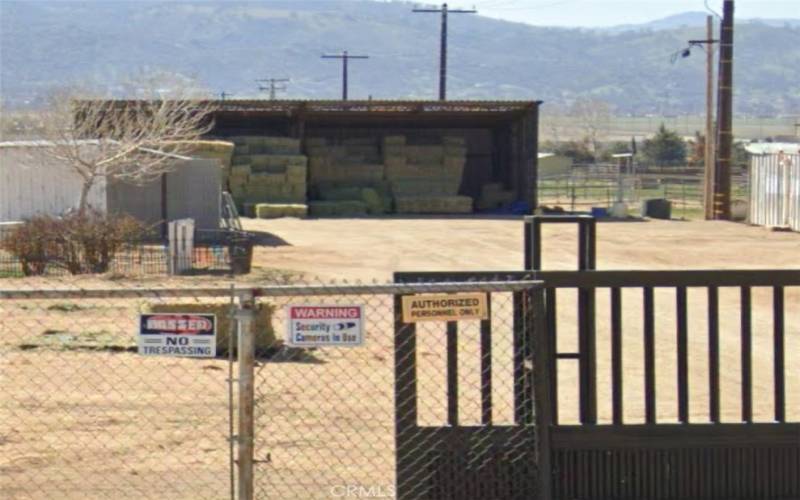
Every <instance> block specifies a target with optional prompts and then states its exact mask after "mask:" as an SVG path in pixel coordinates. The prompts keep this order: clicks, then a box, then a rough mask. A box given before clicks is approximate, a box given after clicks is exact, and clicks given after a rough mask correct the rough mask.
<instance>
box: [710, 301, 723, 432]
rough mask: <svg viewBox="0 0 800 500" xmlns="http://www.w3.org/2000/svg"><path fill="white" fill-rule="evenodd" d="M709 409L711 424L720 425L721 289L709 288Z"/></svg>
mask: <svg viewBox="0 0 800 500" xmlns="http://www.w3.org/2000/svg"><path fill="white" fill-rule="evenodd" d="M708 400H709V403H708V407H709V417H710V420H711V422H713V423H719V421H720V420H719V289H718V288H717V287H716V286H710V287H708Z"/></svg>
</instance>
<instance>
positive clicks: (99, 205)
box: [0, 147, 106, 221]
mask: <svg viewBox="0 0 800 500" xmlns="http://www.w3.org/2000/svg"><path fill="white" fill-rule="evenodd" d="M82 184H83V182H82V180H81V177H80V176H79V175H78V174H77V173H76V172H75V171H73V170H72V169H70V168H69V166H66V165H63V164H58V163H56V162H54V161H52V160H48V159H45V158H40V157H39V155H34V154H31V152H30V151H29V150H28V148H24V147H3V148H0V221H17V220H24V219H29V218H31V217H33V216H35V215H59V214H62V213H64V212H65V211H67V210H69V209H70V208H76V207H77V206H78V200H79V199H80V193H81V185H82ZM89 204H90V205H91V206H92V207H94V208H95V209H97V210H100V211H105V210H106V197H105V186H104V182H103V180H102V179H101V180H99V181H98V182H97V184H96V185H95V186H94V188H92V190H91V191H90V192H89Z"/></svg>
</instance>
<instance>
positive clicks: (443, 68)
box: [413, 3, 478, 101]
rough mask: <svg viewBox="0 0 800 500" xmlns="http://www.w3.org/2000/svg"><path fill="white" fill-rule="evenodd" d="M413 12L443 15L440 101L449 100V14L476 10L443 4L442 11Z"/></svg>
mask: <svg viewBox="0 0 800 500" xmlns="http://www.w3.org/2000/svg"><path fill="white" fill-rule="evenodd" d="M413 12H428V13H436V14H441V15H442V32H441V46H440V49H439V100H440V101H444V100H445V99H447V15H448V14H477V13H478V11H477V10H475V9H469V10H457V9H456V10H451V9H448V8H447V4H446V3H443V4H442V8H441V9H414V10H413Z"/></svg>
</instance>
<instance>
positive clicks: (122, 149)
mask: <svg viewBox="0 0 800 500" xmlns="http://www.w3.org/2000/svg"><path fill="white" fill-rule="evenodd" d="M171 94H172V95H168V94H167V92H166V91H165V90H164V89H159V91H158V95H154V94H150V97H151V98H148V99H139V100H114V99H108V98H98V97H96V96H94V95H91V94H89V95H87V94H86V93H83V92H75V91H68V92H60V93H57V94H54V95H53V96H52V99H51V100H50V105H49V106H48V108H47V109H46V110H45V111H44V112H43V113H42V115H41V116H42V124H43V126H42V139H44V140H45V141H46V142H45V144H43V145H42V146H43V147H36V148H32V149H33V150H34V151H36V152H37V153H36V154H37V155H39V156H44V157H47V158H48V159H49V160H50V161H51V162H53V161H55V162H58V163H61V164H63V165H66V166H68V167H69V168H71V169H72V170H73V171H74V172H75V173H77V174H78V175H79V176H80V178H81V179H82V187H81V193H80V199H79V200H78V210H79V212H80V213H81V214H83V213H85V212H86V210H87V208H88V195H89V192H90V190H91V189H92V187H93V186H95V185H96V184H98V183H99V182H100V181H101V180H105V181H109V180H121V181H124V182H127V183H131V184H137V185H141V184H146V183H148V182H152V181H154V180H156V179H158V178H159V177H160V176H161V175H163V174H165V173H167V172H169V171H171V170H173V169H174V168H176V167H177V166H178V165H180V164H181V162H183V161H186V159H187V157H186V156H187V155H188V154H189V153H190V152H191V151H192V148H193V146H192V142H193V141H196V140H199V139H201V138H202V137H203V135H204V134H206V133H208V132H209V131H210V130H211V128H212V127H213V111H214V104H213V102H212V101H210V100H208V99H205V100H201V99H186V98H180V97H178V96H176V95H175V92H174V91H173V92H171Z"/></svg>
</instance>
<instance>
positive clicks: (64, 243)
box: [0, 212, 145, 276]
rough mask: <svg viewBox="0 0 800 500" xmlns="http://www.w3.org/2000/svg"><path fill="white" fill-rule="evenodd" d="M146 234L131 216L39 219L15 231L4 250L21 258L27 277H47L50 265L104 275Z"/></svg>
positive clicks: (90, 214) (0, 245) (0, 244)
mask: <svg viewBox="0 0 800 500" xmlns="http://www.w3.org/2000/svg"><path fill="white" fill-rule="evenodd" d="M144 232H145V231H144V226H142V224H141V223H140V222H139V221H137V220H136V219H134V218H133V217H130V216H128V215H114V216H106V215H103V214H100V213H97V212H87V213H85V214H79V213H73V214H68V215H65V216H63V217H60V218H56V217H50V216H38V217H34V218H32V219H30V220H28V221H27V222H25V224H22V225H21V226H19V227H17V228H14V229H13V230H11V231H10V232H9V234H8V236H7V237H6V238H5V239H4V240H3V241H2V242H0V248H3V249H4V250H6V251H7V252H9V253H11V254H12V255H14V256H15V257H17V258H18V259H19V261H20V263H21V265H22V272H23V273H24V274H25V275H26V276H31V275H40V274H44V272H45V270H46V268H47V266H55V267H58V268H62V269H66V270H67V271H68V272H69V273H70V274H86V273H104V272H107V271H108V269H109V266H110V265H111V262H112V260H113V259H114V255H115V254H116V253H117V252H118V251H119V250H121V249H122V248H124V247H125V246H126V245H128V244H131V243H134V242H135V241H137V240H139V239H140V238H141V237H142V236H143V235H144Z"/></svg>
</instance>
